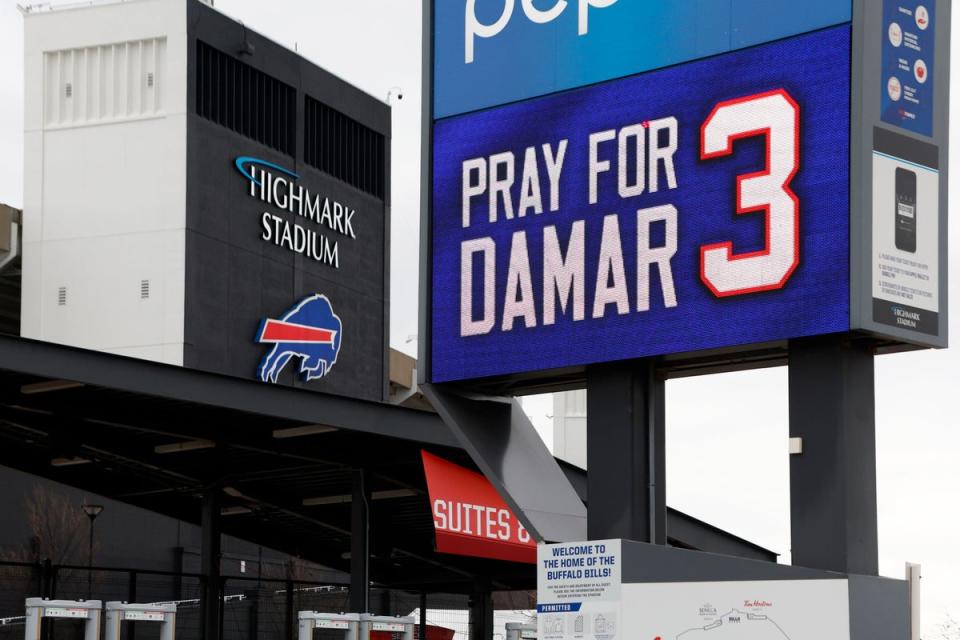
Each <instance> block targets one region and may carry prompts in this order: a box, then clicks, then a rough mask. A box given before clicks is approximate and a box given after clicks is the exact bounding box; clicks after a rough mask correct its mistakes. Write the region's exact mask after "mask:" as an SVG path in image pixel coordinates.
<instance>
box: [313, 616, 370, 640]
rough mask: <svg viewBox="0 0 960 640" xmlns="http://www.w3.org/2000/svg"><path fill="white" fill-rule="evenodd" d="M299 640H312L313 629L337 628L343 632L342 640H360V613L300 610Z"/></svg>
mask: <svg viewBox="0 0 960 640" xmlns="http://www.w3.org/2000/svg"><path fill="white" fill-rule="evenodd" d="M297 619H298V621H299V623H298V624H299V629H300V631H299V635H298V636H297V637H298V638H299V640H312V639H313V631H314V629H338V630H341V631H343V632H344V640H360V615H359V614H357V613H320V612H319V611H300V612H299V613H298V614H297Z"/></svg>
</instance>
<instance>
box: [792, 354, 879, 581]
mask: <svg viewBox="0 0 960 640" xmlns="http://www.w3.org/2000/svg"><path fill="white" fill-rule="evenodd" d="M873 357H874V356H873V348H872V346H871V345H870V344H869V343H868V342H866V341H856V340H853V339H851V338H849V337H840V336H826V337H818V338H805V339H800V340H794V341H792V342H791V343H790V355H789V369H790V370H789V380H790V382H789V384H790V437H791V438H801V439H802V452H801V453H799V454H794V455H791V457H790V529H791V531H790V533H791V539H792V545H791V547H792V557H793V560H792V561H793V564H794V565H798V566H803V567H811V568H814V569H825V570H828V571H841V572H846V573H856V574H862V575H877V572H878V551H877V458H876V430H875V408H874V376H873Z"/></svg>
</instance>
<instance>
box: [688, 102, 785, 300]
mask: <svg viewBox="0 0 960 640" xmlns="http://www.w3.org/2000/svg"><path fill="white" fill-rule="evenodd" d="M755 136H765V137H766V139H767V149H766V155H767V166H766V169H764V170H763V171H758V172H756V173H751V174H747V175H742V176H737V213H738V214H742V213H750V212H753V211H764V212H765V214H766V224H765V226H764V233H765V234H766V244H765V246H764V248H763V249H761V250H759V251H751V252H749V253H739V254H734V253H733V243H732V242H730V241H727V242H720V243H716V244H709V245H704V246H702V247H700V279H701V280H703V283H704V284H705V285H707V288H709V289H710V291H712V292H713V294H714V295H715V296H717V297H726V296H736V295H741V294H744V293H753V292H755V291H771V290H774V289H780V288H782V287H783V286H784V285H785V284H786V283H787V280H789V279H790V275H791V274H792V273H793V271H794V270H795V269H796V268H797V265H798V264H799V263H800V200H799V199H798V198H797V195H796V194H795V193H794V192H793V191H792V190H791V189H790V182H791V181H792V180H793V176H794V175H796V173H797V169H798V168H799V166H800V107H798V106H797V103H796V102H795V101H794V99H793V98H791V97H790V94H789V93H787V92H786V91H784V90H783V89H777V90H775V91H768V92H766V93H759V94H756V95H752V96H747V97H745V98H737V99H736V100H728V101H726V102H721V103H720V104H718V105H717V106H716V107H714V109H713V111H712V112H711V113H710V115H709V116H707V119H706V120H705V121H704V123H703V126H702V127H701V129H700V159H701V160H710V159H713V158H720V157H722V156H727V155H730V154H731V153H733V142H734V140H740V139H743V138H752V137H755Z"/></svg>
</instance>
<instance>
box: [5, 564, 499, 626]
mask: <svg viewBox="0 0 960 640" xmlns="http://www.w3.org/2000/svg"><path fill="white" fill-rule="evenodd" d="M204 580H205V578H204V577H202V576H201V575H199V574H196V573H185V572H181V573H175V572H166V571H154V570H145V569H131V568H117V567H93V568H92V569H88V568H87V567H82V566H75V565H54V564H51V563H49V562H45V563H27V562H8V561H0V640H22V639H23V637H24V624H23V623H24V618H23V616H24V600H25V599H26V598H30V597H46V598H50V599H58V600H83V599H95V600H102V601H104V602H107V601H112V600H117V601H125V602H140V603H158V602H175V603H176V604H177V623H176V636H177V640H202V628H203V627H202V619H201V607H200V595H201V592H202V591H203V586H204ZM221 580H222V584H223V590H222V593H223V594H224V595H223V606H222V609H221V612H222V613H221V615H222V621H223V624H222V629H223V638H222V640H294V639H295V638H296V634H297V612H298V611H325V612H330V613H339V612H343V611H348V610H349V607H350V605H349V600H350V591H349V589H348V588H347V587H346V586H344V585H340V584H324V583H320V582H315V581H307V580H300V579H289V580H288V579H276V578H257V577H233V576H231V577H222V578H221ZM370 603H371V606H370V608H371V609H372V610H373V612H375V613H377V614H380V615H403V616H406V615H414V616H415V617H417V619H418V621H419V610H418V607H419V604H420V594H419V593H414V592H406V591H399V590H387V589H372V590H371V593H370ZM467 606H468V598H467V597H466V596H463V595H457V594H431V595H430V604H429V608H428V622H429V623H430V624H434V625H439V626H445V627H448V628H451V629H454V630H455V631H456V632H457V635H456V639H457V640H464V639H465V638H466V637H467V636H468V635H469V630H470V629H469V615H468V614H467ZM158 637H159V632H158V630H157V629H156V627H154V626H152V625H151V623H148V622H137V623H132V622H127V623H125V628H124V630H123V640H153V639H154V638H158ZM42 640H82V625H80V624H78V623H76V622H75V621H71V620H45V622H44V624H43V637H42ZM496 640H501V639H499V638H497V639H496Z"/></svg>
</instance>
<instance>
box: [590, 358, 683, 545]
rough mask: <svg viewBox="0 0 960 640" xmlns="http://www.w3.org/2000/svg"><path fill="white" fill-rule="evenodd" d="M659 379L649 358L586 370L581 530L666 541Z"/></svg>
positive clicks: (594, 534) (598, 535)
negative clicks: (584, 509)
mask: <svg viewBox="0 0 960 640" xmlns="http://www.w3.org/2000/svg"><path fill="white" fill-rule="evenodd" d="M664 438H665V427H664V381H663V379H662V378H658V377H657V375H656V368H655V364H654V362H653V360H649V359H645V360H634V361H631V362H624V363H613V364H608V365H596V366H592V367H589V368H588V369H587V499H588V504H587V532H588V536H589V538H590V539H591V540H599V539H605V538H625V539H628V540H638V541H640V542H655V543H657V544H666V542H667V497H666V475H665V463H666V454H665V445H664Z"/></svg>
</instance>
